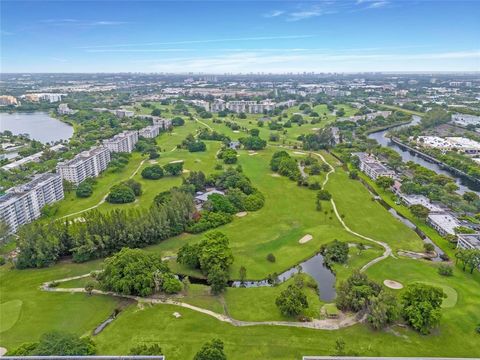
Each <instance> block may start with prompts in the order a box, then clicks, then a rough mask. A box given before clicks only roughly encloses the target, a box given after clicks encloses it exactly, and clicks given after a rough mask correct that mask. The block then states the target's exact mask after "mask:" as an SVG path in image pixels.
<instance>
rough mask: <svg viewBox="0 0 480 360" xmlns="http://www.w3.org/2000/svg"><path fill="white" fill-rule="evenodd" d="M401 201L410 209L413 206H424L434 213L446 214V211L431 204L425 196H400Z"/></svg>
mask: <svg viewBox="0 0 480 360" xmlns="http://www.w3.org/2000/svg"><path fill="white" fill-rule="evenodd" d="M399 197H400V199H402V201H403V202H404V203H405V205H407V206H408V207H410V206H412V205H422V206H424V207H426V208H427V209H428V210H429V211H430V212H434V213H441V212H444V210H443V209H442V208H441V207H439V206H437V205H435V204H432V203H431V202H430V200H429V199H428V198H427V197H426V196H423V195H406V194H402V193H400V194H399Z"/></svg>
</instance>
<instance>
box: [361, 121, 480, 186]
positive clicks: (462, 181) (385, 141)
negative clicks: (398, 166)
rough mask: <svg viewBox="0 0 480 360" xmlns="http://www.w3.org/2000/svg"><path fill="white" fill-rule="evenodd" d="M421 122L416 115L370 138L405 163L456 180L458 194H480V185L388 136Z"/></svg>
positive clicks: (373, 133)
mask: <svg viewBox="0 0 480 360" xmlns="http://www.w3.org/2000/svg"><path fill="white" fill-rule="evenodd" d="M420 121H421V117H420V116H416V115H414V116H413V117H412V121H410V122H409V123H406V124H403V125H396V126H392V127H388V128H386V129H383V130H381V131H377V132H372V133H370V134H369V135H368V138H369V139H373V140H375V141H377V143H379V144H380V145H381V146H385V147H389V148H391V149H392V150H394V151H395V152H397V153H398V154H399V155H400V156H401V158H402V161H403V162H408V161H412V162H414V163H416V164H419V165H421V166H423V167H425V168H427V169H430V170H432V171H435V172H436V173H437V174H443V175H446V176H449V177H451V178H453V179H455V183H456V184H457V186H458V188H459V189H458V193H460V194H463V193H465V192H467V191H475V192H480V183H477V182H473V181H471V180H470V179H469V178H467V177H465V176H461V175H460V174H458V173H454V172H453V171H450V170H448V168H443V167H442V166H440V165H439V164H437V163H435V162H431V161H429V160H426V159H424V158H422V157H421V156H419V154H417V153H416V152H414V151H412V150H410V149H407V148H405V147H402V146H401V145H399V144H396V143H395V142H394V141H392V139H391V138H390V137H389V136H387V133H388V132H389V131H390V130H392V129H401V128H403V127H407V126H412V125H417V124H418V123H420Z"/></svg>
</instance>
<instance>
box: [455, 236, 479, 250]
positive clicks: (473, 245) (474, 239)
mask: <svg viewBox="0 0 480 360" xmlns="http://www.w3.org/2000/svg"><path fill="white" fill-rule="evenodd" d="M457 248H460V249H465V250H470V249H477V250H480V234H459V235H458V242H457Z"/></svg>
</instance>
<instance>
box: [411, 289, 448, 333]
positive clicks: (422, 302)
mask: <svg viewBox="0 0 480 360" xmlns="http://www.w3.org/2000/svg"><path fill="white" fill-rule="evenodd" d="M445 297H446V295H445V294H444V292H443V290H442V289H441V288H437V287H434V286H430V285H426V284H420V283H415V284H412V285H409V286H407V289H406V291H405V292H404V294H403V295H402V315H403V317H404V319H405V320H406V321H407V323H408V324H409V325H410V326H411V327H412V328H414V329H415V330H417V331H419V332H420V333H422V334H428V333H429V332H430V330H431V329H432V328H433V327H435V326H436V325H438V323H439V322H440V317H441V311H440V307H441V305H442V301H443V299H444V298H445Z"/></svg>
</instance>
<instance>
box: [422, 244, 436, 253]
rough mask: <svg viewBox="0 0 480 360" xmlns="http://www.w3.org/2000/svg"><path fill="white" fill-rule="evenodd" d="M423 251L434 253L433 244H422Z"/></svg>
mask: <svg viewBox="0 0 480 360" xmlns="http://www.w3.org/2000/svg"><path fill="white" fill-rule="evenodd" d="M423 249H424V250H425V252H427V253H431V252H433V251H435V246H433V244H431V243H424V244H423Z"/></svg>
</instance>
